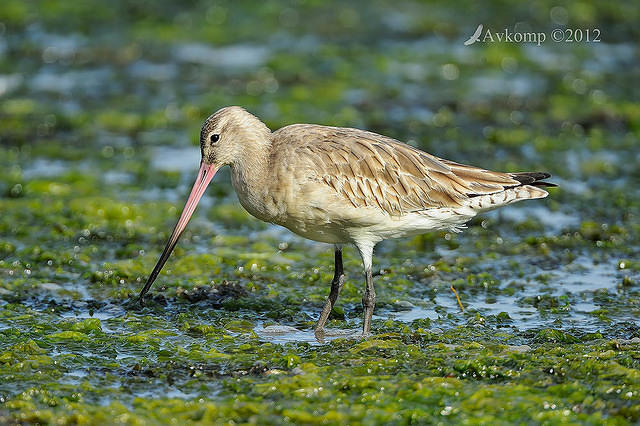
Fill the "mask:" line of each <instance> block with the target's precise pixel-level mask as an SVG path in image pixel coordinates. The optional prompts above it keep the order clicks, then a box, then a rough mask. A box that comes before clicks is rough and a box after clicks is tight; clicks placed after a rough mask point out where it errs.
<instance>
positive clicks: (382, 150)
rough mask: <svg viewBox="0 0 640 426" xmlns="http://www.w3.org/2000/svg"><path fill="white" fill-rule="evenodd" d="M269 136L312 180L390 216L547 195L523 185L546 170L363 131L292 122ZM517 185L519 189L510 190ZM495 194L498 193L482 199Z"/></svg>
mask: <svg viewBox="0 0 640 426" xmlns="http://www.w3.org/2000/svg"><path fill="white" fill-rule="evenodd" d="M273 139H274V140H277V141H279V143H282V144H286V145H288V146H287V148H288V149H289V150H291V151H289V152H290V153H292V154H293V157H295V158H297V159H299V160H298V161H305V162H307V168H306V170H307V173H309V175H310V176H309V177H310V178H313V179H315V180H318V181H320V182H323V183H324V184H326V185H327V186H328V187H329V188H331V189H333V190H334V191H335V192H336V193H337V194H339V195H340V196H341V197H343V199H344V200H345V201H348V202H349V203H350V204H351V205H352V206H353V207H356V208H358V207H376V208H378V209H381V210H383V211H384V212H385V213H386V214H388V215H390V216H403V215H406V214H408V213H419V212H424V211H427V210H430V209H440V208H447V209H454V210H455V209H458V208H463V207H471V208H473V209H480V210H484V209H487V208H492V207H498V206H500V205H503V204H508V203H511V202H513V201H517V200H520V199H527V198H540V197H542V196H545V195H546V191H544V190H542V189H540V188H537V187H533V186H532V187H530V188H532V189H526V188H528V186H527V185H528V184H534V185H535V184H536V183H537V181H539V180H540V179H544V178H547V177H549V175H548V174H546V173H538V172H533V173H512V174H510V173H501V172H493V171H489V170H485V169H481V168H477V167H473V166H468V165H464V164H459V163H455V162H453V161H449V160H444V159H441V158H438V157H436V156H434V155H431V154H428V153H426V152H423V151H420V150H418V149H416V148H414V147H412V146H410V145H407V144H404V143H402V142H399V141H397V140H395V139H392V138H388V137H386V136H381V135H378V134H375V133H372V132H367V131H364V130H359V129H350V128H338V127H327V126H319V125H312V124H296V125H291V126H287V127H284V128H282V129H280V130H278V131H276V132H274V138H273ZM292 145H293V146H292ZM292 148H293V149H292ZM542 184H544V183H542ZM516 187H521V188H523V189H522V190H518V191H509V190H510V189H512V188H516ZM494 194H501V195H500V196H495V197H490V198H486V199H485V198H482V197H484V196H487V195H494ZM503 195H504V196H503ZM476 198H477V199H476Z"/></svg>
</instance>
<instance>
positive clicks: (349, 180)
mask: <svg viewBox="0 0 640 426" xmlns="http://www.w3.org/2000/svg"><path fill="white" fill-rule="evenodd" d="M200 149H201V153H202V160H201V163H200V171H199V172H198V176H197V178H196V181H195V183H194V185H193V189H192V190H191V194H190V195H189V198H188V199H187V203H186V205H185V207H184V210H183V212H182V214H181V216H180V219H179V220H178V223H177V224H176V226H175V229H174V230H173V233H172V234H171V236H170V238H169V241H168V242H167V245H166V247H165V248H164V251H163V252H162V255H161V256H160V259H159V260H158V263H157V264H156V266H155V268H154V269H153V272H151V275H150V276H149V278H148V280H147V282H146V284H145V286H144V288H143V289H142V291H141V292H140V302H141V303H144V295H145V293H146V292H147V291H148V290H149V288H150V287H151V285H152V284H153V282H154V281H155V279H156V277H157V276H158V273H159V272H160V270H161V269H162V267H163V265H164V264H165V262H166V261H167V259H168V257H169V255H170V254H171V251H172V250H173V248H174V247H175V245H176V243H177V242H178V239H179V238H180V235H181V234H182V232H183V231H184V229H185V226H186V225H187V222H188V221H189V218H190V217H191V215H192V214H193V212H194V210H195V209H196V205H197V204H198V201H199V200H200V198H201V197H202V194H204V191H205V189H206V188H207V185H208V184H209V182H210V181H211V179H212V178H213V176H214V175H215V173H216V172H217V171H218V169H219V168H220V167H223V166H227V165H228V166H229V167H230V168H231V182H232V184H233V188H234V189H235V191H236V193H237V194H238V199H239V200H240V204H242V206H243V207H244V208H245V209H246V210H247V211H248V212H249V213H250V214H252V215H253V216H255V217H256V218H258V219H260V220H263V221H265V222H270V223H275V224H278V225H281V226H284V227H285V228H288V229H289V230H291V231H293V232H295V233H296V234H298V235H300V236H302V237H305V238H309V239H311V240H315V241H320V242H324V243H330V244H334V245H335V274H334V277H333V281H332V282H331V290H330V292H329V297H328V298H327V301H326V303H325V305H324V308H323V310H322V313H321V314H320V319H319V320H318V323H317V325H316V328H315V332H316V335H322V334H323V330H324V326H325V323H326V322H327V319H328V317H329V314H330V312H331V309H332V308H333V305H334V304H335V302H336V299H337V298H338V294H339V293H340V290H341V288H342V286H343V285H344V280H345V276H344V272H343V268H342V245H343V244H353V245H355V246H356V248H357V249H358V251H359V252H360V256H361V258H362V263H363V266H364V275H365V282H366V286H365V289H364V295H363V297H362V306H363V307H364V322H363V326H362V329H363V334H365V335H367V334H369V332H370V329H371V317H372V315H373V308H374V306H375V301H376V292H375V289H374V286H373V278H372V274H371V261H372V256H373V248H374V246H375V245H376V244H377V243H378V242H380V241H382V240H386V239H389V238H400V237H405V236H410V235H416V234H422V233H425V232H428V231H433V230H450V231H456V232H457V231H460V229H461V228H464V224H465V223H466V222H467V221H469V220H470V219H471V218H473V217H474V216H476V215H477V214H478V213H480V212H483V211H486V210H491V209H494V208H496V207H501V206H504V205H507V204H510V203H513V202H516V201H520V200H528V199H533V198H544V197H546V196H547V195H548V193H547V192H546V191H545V190H544V189H542V187H546V186H554V185H553V184H551V183H547V182H543V181H542V180H543V179H546V178H549V177H550V176H551V175H549V174H548V173H541V172H525V173H500V172H492V171H489V170H484V169H480V168H477V167H473V166H467V165H464V164H458V163H454V162H453V161H449V160H444V159H441V158H438V157H435V156H433V155H431V154H427V153H426V152H423V151H420V150H419V149H416V148H414V147H412V146H410V145H407V144H404V143H402V142H399V141H397V140H394V139H392V138H389V137H386V136H382V135H378V134H376V133H372V132H367V131H364V130H359V129H350V128H341V127H328V126H320V125H315V124H294V125H290V126H286V127H283V128H281V129H279V130H277V131H275V132H272V131H271V130H269V128H268V127H267V126H266V125H265V124H264V123H263V122H262V121H260V120H259V119H258V118H257V117H255V116H254V115H252V114H250V113H249V112H247V111H246V110H245V109H243V108H241V107H237V106H231V107H226V108H222V109H220V110H218V111H217V112H216V113H214V114H213V115H211V116H210V117H209V118H207V120H206V121H205V122H204V124H203V126H202V130H201V132H200Z"/></svg>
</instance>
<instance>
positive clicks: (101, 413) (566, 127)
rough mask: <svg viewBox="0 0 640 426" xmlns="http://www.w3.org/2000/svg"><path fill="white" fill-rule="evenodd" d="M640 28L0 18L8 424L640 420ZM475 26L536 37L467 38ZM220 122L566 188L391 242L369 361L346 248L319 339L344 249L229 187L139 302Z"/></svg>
mask: <svg viewBox="0 0 640 426" xmlns="http://www.w3.org/2000/svg"><path fill="white" fill-rule="evenodd" d="M639 21H640V12H639V8H638V5H637V2H633V1H626V2H615V3H612V2H600V3H598V2H586V1H578V2H551V1H542V2H536V3H523V4H522V5H521V6H512V5H511V4H507V3H505V2H497V1H494V2H489V3H486V2H483V3H480V2H460V3H455V2H435V3H429V4H427V3H418V2H415V3H414V2H408V1H403V0H401V1H397V2H393V4H392V5H391V4H385V3H383V2H365V1H355V2H324V1H313V0H312V1H300V2H296V3H293V4H292V3H288V2H281V3H280V2H248V1H240V2H231V1H228V2H205V1H188V2H169V1H160V2H126V1H122V0H114V1H109V2H102V1H97V0H91V1H85V2H71V1H44V0H43V1H31V2H25V1H23V0H3V1H2V2H1V4H0V143H1V145H0V170H1V172H0V423H3V424H14V423H40V424H105V423H112V424H164V423H174V424H185V423H191V422H194V423H195V422H203V423H262V424H264V423H268V424H269V423H270V424H276V423H286V422H289V423H304V424H311V423H328V424H338V423H342V424H346V423H353V424H357V423H365V424H375V423H390V424H407V423H418V424H429V423H454V424H458V423H474V424H475V423H477V424H483V423H493V424H507V423H521V424H522V423H526V424H529V423H530V424H539V423H545V424H576V423H587V424H602V423H605V424H632V423H637V422H640V327H639V318H640V260H639V256H638V255H639V253H640V242H639V241H640V220H639V218H640V168H639V167H638V165H639V164H640V103H638V100H639V99H640V86H639V85H638V81H640V58H639V56H638V55H639V53H638V52H639V50H638V40H639V39H640V32H639V30H638V26H637V23H638V22H639ZM480 24H482V25H483V29H484V31H486V30H487V29H489V30H491V31H493V32H500V31H503V30H504V29H505V28H508V30H509V31H512V32H518V31H520V32H527V31H529V32H536V33H539V32H544V33H545V34H546V35H547V39H546V41H544V42H543V43H541V44H540V45H538V44H536V43H524V42H523V43H517V42H506V41H503V42H500V41H498V40H497V39H494V41H493V42H491V41H490V40H483V39H481V40H480V41H478V42H476V43H473V44H470V45H464V42H465V41H466V40H467V39H468V38H469V37H470V36H471V35H472V34H473V33H474V32H475V31H476V28H477V27H478V25H480ZM556 28H561V29H584V30H586V29H590V30H593V29H598V30H599V32H600V34H601V35H600V39H601V41H600V42H586V41H584V40H583V41H581V42H579V41H574V42H554V41H553V40H552V39H551V34H552V31H553V30H554V29H556ZM483 34H484V33H483ZM225 105H243V106H245V107H246V108H248V109H249V110H250V111H251V112H253V113H255V114H257V115H258V116H260V117H262V118H263V119H265V121H266V122H267V124H268V125H269V126H270V127H271V128H273V129H275V128H278V127H280V126H283V125H286V124H291V123H296V122H313V123H322V124H331V125H340V126H351V127H359V128H366V129H369V130H373V131H376V132H379V133H384V134H386V135H389V136H392V137H395V138H397V139H400V140H403V141H408V142H409V143H411V144H413V145H415V146H418V147H420V148H422V149H424V150H427V151H429V152H431V153H433V154H436V155H439V156H442V157H445V158H449V159H452V160H455V161H459V162H464V163H470V164H474V165H478V166H482V167H486V168H491V169H497V170H505V171H523V170H525V171H526V170H545V171H549V172H551V173H552V174H553V175H554V177H553V179H552V180H553V182H555V183H557V184H559V188H557V189H553V190H552V191H551V195H550V196H549V197H548V198H546V199H544V200H537V201H531V202H524V203H520V204H518V205H515V206H511V207H506V208H504V209H502V210H500V211H496V212H492V213H489V214H486V215H483V216H481V217H480V218H478V219H477V220H474V222H473V223H471V224H470V225H471V226H470V227H469V229H467V230H466V231H465V232H464V233H462V234H451V233H445V232H435V233H432V234H427V235H424V236H421V237H416V238H413V239H406V240H399V241H388V242H385V243H383V244H381V245H380V246H379V247H378V248H377V252H376V257H375V264H374V269H375V271H376V272H375V273H376V276H375V281H376V289H377V293H378V304H377V307H376V311H375V316H374V322H373V332H374V335H373V336H372V337H371V338H369V339H366V340H363V339H361V338H358V337H357V335H356V334H357V331H358V330H359V329H360V327H361V324H362V323H361V317H362V307H361V305H360V300H361V297H362V290H363V282H364V281H363V278H362V276H361V265H360V260H359V258H358V256H357V253H356V252H355V250H353V249H350V248H346V249H345V271H346V274H347V283H346V285H345V288H344V290H343V292H342V294H341V297H340V299H339V300H338V304H337V307H336V309H335V310H334V312H333V313H332V316H331V318H330V321H329V324H328V327H329V328H330V329H331V331H332V333H330V335H329V336H327V338H326V340H325V341H324V342H318V341H316V340H315V338H314V337H313V333H312V328H313V324H314V322H315V320H316V319H317V316H318V315H319V312H320V310H321V308H322V305H323V302H324V298H325V297H326V295H327V294H328V291H329V282H330V280H331V278H332V276H333V271H332V268H333V250H332V247H330V246H328V245H323V244H319V243H313V242H310V241H306V240H303V239H301V238H299V237H297V236H294V235H292V234H290V233H289V232H288V231H286V230H283V229H280V228H277V227H274V226H271V225H267V224H264V223H262V222H259V221H257V220H255V219H253V218H251V217H250V216H249V215H248V214H247V213H245V212H244V210H242V208H241V207H240V206H239V205H238V203H237V201H236V199H235V194H234V193H233V191H232V189H231V187H230V183H229V177H228V173H227V172H221V173H220V174H219V176H216V178H215V180H214V182H213V184H212V186H211V187H210V188H209V190H208V191H207V193H206V195H205V199H204V202H203V203H202V204H201V206H200V207H199V209H198V211H197V212H196V215H195V217H194V219H193V220H192V222H191V223H190V224H189V226H188V228H187V231H186V233H185V234H184V236H183V238H182V240H181V242H180V243H179V245H178V247H177V248H176V250H175V253H174V254H173V256H172V257H171V259H170V260H169V262H168V263H167V265H166V267H165V269H164V271H163V272H162V274H161V275H160V277H159V279H158V281H157V283H156V285H155V286H154V287H153V289H152V297H151V298H150V300H149V302H148V303H147V306H146V307H144V308H141V307H139V306H138V305H137V304H136V303H135V297H136V295H137V293H138V291H139V290H140V288H141V286H142V284H143V283H144V280H145V279H146V277H147V274H148V273H149V272H150V271H151V268H152V267H153V265H154V262H155V261H156V259H157V258H158V256H159V252H160V250H161V249H162V247H163V245H164V243H165V241H166V239H167V237H168V234H169V232H170V231H171V228H172V226H173V225H174V224H175V220H176V219H177V216H178V214H179V210H180V209H181V208H182V204H183V203H184V200H185V198H186V196H187V193H188V191H189V187H190V184H191V183H192V182H193V179H194V178H195V174H196V172H197V168H198V161H199V148H198V145H197V139H198V133H199V126H200V123H201V121H202V120H203V119H204V118H206V116H207V115H209V114H210V113H211V112H213V111H215V110H216V109H218V108H220V107H222V106H225ZM451 285H453V286H455V288H456V289H457V291H458V293H459V295H460V297H461V300H462V303H463V304H464V307H465V310H464V312H461V311H460V309H459V308H458V306H457V302H456V299H455V296H454V295H453V293H452V292H451V291H450V289H449V288H450V286H451Z"/></svg>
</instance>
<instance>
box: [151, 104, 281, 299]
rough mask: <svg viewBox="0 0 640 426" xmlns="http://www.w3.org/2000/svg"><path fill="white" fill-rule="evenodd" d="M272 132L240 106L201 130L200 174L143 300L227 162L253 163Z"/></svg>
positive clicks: (214, 117) (216, 116)
mask: <svg viewBox="0 0 640 426" xmlns="http://www.w3.org/2000/svg"><path fill="white" fill-rule="evenodd" d="M270 133H271V131H270V130H269V128H268V127H267V126H265V125H264V123H262V121H260V120H259V119H258V118H257V117H255V116H254V115H252V114H250V113H249V112H247V111H246V110H245V109H244V108H241V107H237V106H230V107H225V108H222V109H219V110H218V111H216V112H215V113H214V114H212V115H211V116H209V118H207V119H206V120H205V122H204V124H203V125H202V130H201V131H200V150H201V153H202V159H201V161H200V170H199V171H198V176H197V177H196V181H195V183H194V184H193V188H192V189H191V193H190V194H189V198H188V199H187V203H186V204H185V206H184V209H183V210H182V214H181V215H180V219H178V223H177V224H176V226H175V228H174V230H173V232H172V233H171V237H169V241H167V245H166V246H165V248H164V251H163V252H162V255H161V256H160V259H158V263H157V264H156V266H155V268H153V272H151V275H149V278H148V279H147V282H146V284H145V286H144V288H143V289H142V291H141V292H140V301H141V302H143V300H144V299H143V298H144V295H145V293H146V292H147V291H148V290H149V288H150V287H151V285H152V284H153V282H154V281H155V279H156V277H157V276H158V274H159V273H160V270H161V269H162V267H163V266H164V264H165V262H166V261H167V259H168V258H169V255H170V254H171V252H172V251H173V249H174V247H175V246H176V244H177V243H178V239H179V238H180V235H182V232H183V231H184V229H185V227H186V226H187V223H188V222H189V219H190V218H191V215H192V214H193V212H194V211H195V209H196V206H197V205H198V202H199V201H200V199H201V198H202V195H203V194H204V191H205V190H206V189H207V186H208V185H209V182H211V179H213V176H214V175H215V174H216V172H217V171H218V169H219V168H220V167H222V166H226V165H230V166H231V167H233V166H234V165H235V164H240V163H243V164H248V163H251V157H252V155H253V153H255V150H256V149H264V148H265V147H264V145H265V144H269V143H270V142H269V140H270V138H269V134H270Z"/></svg>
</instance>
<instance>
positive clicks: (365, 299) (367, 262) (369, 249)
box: [356, 244, 376, 336]
mask: <svg viewBox="0 0 640 426" xmlns="http://www.w3.org/2000/svg"><path fill="white" fill-rule="evenodd" d="M356 246H357V247H358V250H359V251H360V256H361V257H362V264H363V266H364V277H365V280H366V287H365V289H364V295H363V296H362V307H363V308H364V322H363V324H362V335H363V336H367V335H369V333H370V332H371V318H372V317H373V308H374V307H375V306H376V289H375V287H374V286H373V275H372V273H371V258H372V257H373V245H372V244H357V245H356Z"/></svg>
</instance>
